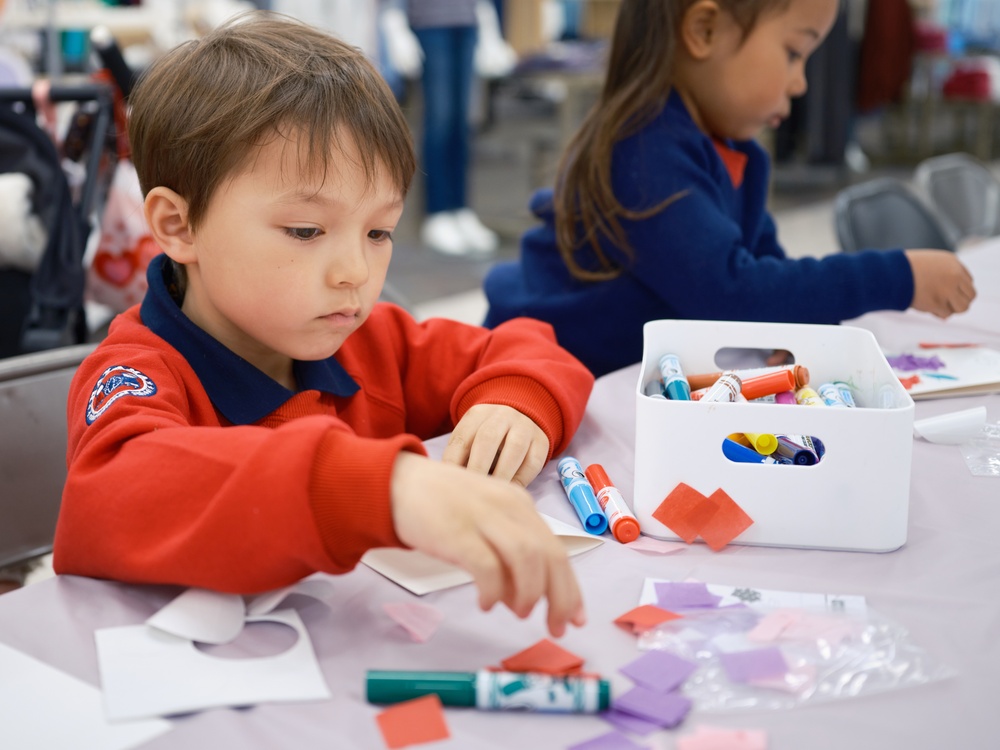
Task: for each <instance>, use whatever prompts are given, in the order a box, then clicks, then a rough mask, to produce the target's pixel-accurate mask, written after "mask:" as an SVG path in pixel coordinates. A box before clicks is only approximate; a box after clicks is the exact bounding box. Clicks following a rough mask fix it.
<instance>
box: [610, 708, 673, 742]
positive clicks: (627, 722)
mask: <svg viewBox="0 0 1000 750" xmlns="http://www.w3.org/2000/svg"><path fill="white" fill-rule="evenodd" d="M598 716H599V717H600V718H601V719H604V720H605V721H606V722H608V724H610V725H611V726H613V727H615V728H616V729H620V730H622V731H623V732H631V733H632V734H638V735H640V736H642V737H645V736H646V735H647V734H652V733H653V732H655V731H656V730H657V729H659V728H660V725H659V724H657V723H656V722H655V721H649V720H648V719H642V718H640V717H638V716H633V715H632V714H627V713H625V712H624V711H619V710H618V709H616V708H610V709H608V710H607V711H602V712H601V713H600V714H598Z"/></svg>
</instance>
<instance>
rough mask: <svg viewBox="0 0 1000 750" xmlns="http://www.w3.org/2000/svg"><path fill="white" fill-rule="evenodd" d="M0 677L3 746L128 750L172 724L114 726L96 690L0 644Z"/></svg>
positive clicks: (151, 721)
mask: <svg viewBox="0 0 1000 750" xmlns="http://www.w3.org/2000/svg"><path fill="white" fill-rule="evenodd" d="M0 675H2V677H0V707H2V708H0V715H2V716H3V722H2V725H0V738H2V742H0V745H2V746H3V747H5V748H33V747H35V748H49V747H51V748H66V747H71V748H73V750H130V748H134V747H138V746H140V745H144V744H146V743H147V742H149V741H150V740H152V739H153V738H154V737H158V736H159V735H161V734H164V733H166V732H168V731H170V729H171V728H172V725H171V724H170V722H168V721H164V720H163V719H148V720H145V721H130V722H127V723H122V724H112V723H110V722H109V721H108V720H107V718H105V715H104V710H103V709H102V707H101V691H100V690H98V689H97V688H95V687H94V686H92V685H88V684H87V683H86V682H83V681H82V680H78V679H77V678H76V677H73V676H71V675H68V674H66V673H65V672H61V671H60V670H58V669H56V668H55V667H52V666H49V665H48V664H46V663H44V662H41V661H38V660H37V659H35V658H33V657H31V656H28V655H27V654H24V653H22V652H20V651H17V650H15V649H13V648H10V647H9V646H5V645H4V644H2V643H0Z"/></svg>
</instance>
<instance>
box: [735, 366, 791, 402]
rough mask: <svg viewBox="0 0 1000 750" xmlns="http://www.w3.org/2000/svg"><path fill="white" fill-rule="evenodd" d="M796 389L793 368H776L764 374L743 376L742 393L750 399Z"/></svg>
mask: <svg viewBox="0 0 1000 750" xmlns="http://www.w3.org/2000/svg"><path fill="white" fill-rule="evenodd" d="M794 389H795V375H793V374H792V371H791V370H775V371H774V372H768V373H765V374H764V375H754V376H753V377H749V378H747V377H745V378H743V387H742V390H741V391H740V393H742V394H743V395H744V396H746V397H747V398H748V399H755V398H760V397H761V396H770V395H771V394H772V393H781V392H782V391H791V390H794Z"/></svg>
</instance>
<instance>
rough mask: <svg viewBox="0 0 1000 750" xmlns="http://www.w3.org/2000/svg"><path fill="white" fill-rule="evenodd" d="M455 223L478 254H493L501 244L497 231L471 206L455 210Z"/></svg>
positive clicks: (472, 249)
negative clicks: (485, 222)
mask: <svg viewBox="0 0 1000 750" xmlns="http://www.w3.org/2000/svg"><path fill="white" fill-rule="evenodd" d="M453 215H454V217H455V223H456V224H457V225H458V229H459V231H461V233H462V235H463V236H464V237H465V241H466V243H467V244H468V245H469V247H470V248H471V251H472V252H473V253H475V254H477V255H492V254H493V253H495V252H496V251H497V248H498V247H499V246H500V238H499V237H498V236H497V233H496V232H494V231H493V230H492V229H490V228H489V227H487V226H486V225H485V224H483V222H481V221H480V220H479V217H478V216H476V214H475V212H474V211H473V210H472V209H471V208H460V209H458V210H457V211H454V212H453Z"/></svg>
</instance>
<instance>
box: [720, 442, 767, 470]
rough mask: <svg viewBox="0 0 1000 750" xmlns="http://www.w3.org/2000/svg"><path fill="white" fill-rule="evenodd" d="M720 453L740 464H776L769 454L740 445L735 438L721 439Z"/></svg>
mask: <svg viewBox="0 0 1000 750" xmlns="http://www.w3.org/2000/svg"><path fill="white" fill-rule="evenodd" d="M722 453H723V454H724V455H725V457H726V458H728V459H729V460H730V461H736V462H737V463H741V464H776V463H778V462H777V461H775V460H774V459H773V458H771V457H770V456H765V455H763V454H761V453H758V452H757V451H755V450H753V449H752V448H747V447H746V446H745V445H740V444H739V443H737V442H736V441H735V440H730V439H729V438H726V439H725V440H723V441H722Z"/></svg>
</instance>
